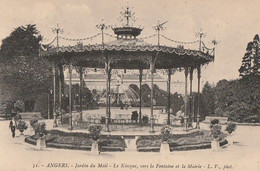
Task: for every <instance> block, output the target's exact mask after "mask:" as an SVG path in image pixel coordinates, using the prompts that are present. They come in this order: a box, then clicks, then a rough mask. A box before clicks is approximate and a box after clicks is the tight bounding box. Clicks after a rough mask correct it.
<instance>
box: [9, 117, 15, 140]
mask: <svg viewBox="0 0 260 171" xmlns="http://www.w3.org/2000/svg"><path fill="white" fill-rule="evenodd" d="M9 128H10V129H11V131H12V137H13V138H14V137H15V128H16V121H15V119H14V117H13V118H12V120H11V121H10V124H9Z"/></svg>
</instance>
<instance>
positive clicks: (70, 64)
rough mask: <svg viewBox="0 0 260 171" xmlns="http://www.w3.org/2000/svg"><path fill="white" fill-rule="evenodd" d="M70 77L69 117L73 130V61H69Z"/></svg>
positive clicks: (70, 126)
mask: <svg viewBox="0 0 260 171" xmlns="http://www.w3.org/2000/svg"><path fill="white" fill-rule="evenodd" d="M69 77H70V82H69V113H70V119H69V128H68V129H69V130H73V126H72V93H71V89H72V81H71V78H72V63H71V62H70V63H69Z"/></svg>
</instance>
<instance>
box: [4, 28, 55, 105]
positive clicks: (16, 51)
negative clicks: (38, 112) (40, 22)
mask: <svg viewBox="0 0 260 171" xmlns="http://www.w3.org/2000/svg"><path fill="white" fill-rule="evenodd" d="M41 40H42V36H41V35H40V34H39V31H38V30H37V28H36V26H35V25H26V26H20V27H18V28H16V29H14V31H13V32H12V33H11V34H10V35H9V36H8V37H6V38H5V39H4V40H3V41H2V45H1V49H0V63H1V85H2V89H1V90H2V91H3V94H4V97H5V98H9V99H11V100H12V101H17V100H22V101H25V100H36V99H37V97H38V95H39V93H42V92H43V91H45V92H47V91H48V89H49V87H50V84H49V83H50V81H51V77H50V75H51V68H50V66H51V65H50V64H49V62H48V61H47V60H46V59H44V58H41V57H40V56H39V48H40V41H41Z"/></svg>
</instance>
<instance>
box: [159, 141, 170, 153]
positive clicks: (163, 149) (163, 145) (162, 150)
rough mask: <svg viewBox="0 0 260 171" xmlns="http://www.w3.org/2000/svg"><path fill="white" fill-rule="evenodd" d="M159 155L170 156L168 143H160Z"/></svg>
mask: <svg viewBox="0 0 260 171" xmlns="http://www.w3.org/2000/svg"><path fill="white" fill-rule="evenodd" d="M160 153H161V154H170V146H169V144H168V142H162V143H161V148H160Z"/></svg>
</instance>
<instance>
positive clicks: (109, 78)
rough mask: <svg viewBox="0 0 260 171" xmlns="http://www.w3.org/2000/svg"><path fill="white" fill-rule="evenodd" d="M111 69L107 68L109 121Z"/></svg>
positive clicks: (109, 110) (109, 111) (109, 109)
mask: <svg viewBox="0 0 260 171" xmlns="http://www.w3.org/2000/svg"><path fill="white" fill-rule="evenodd" d="M111 71H112V70H111V69H110V70H109V73H108V113H109V121H110V120H111V94H110V90H111Z"/></svg>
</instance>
